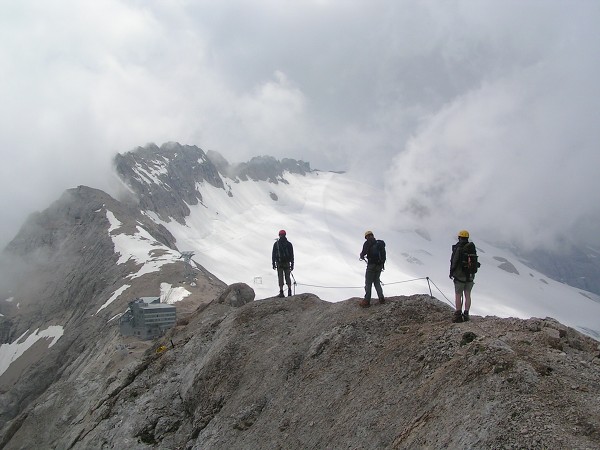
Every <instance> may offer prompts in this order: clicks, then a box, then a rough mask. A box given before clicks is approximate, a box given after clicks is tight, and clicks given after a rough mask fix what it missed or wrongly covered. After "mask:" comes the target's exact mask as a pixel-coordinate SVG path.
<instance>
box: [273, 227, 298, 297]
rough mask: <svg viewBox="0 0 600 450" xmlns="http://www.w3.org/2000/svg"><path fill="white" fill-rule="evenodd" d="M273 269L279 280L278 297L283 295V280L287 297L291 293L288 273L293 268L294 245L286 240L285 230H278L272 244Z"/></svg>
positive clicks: (290, 281)
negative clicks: (277, 235)
mask: <svg viewBox="0 0 600 450" xmlns="http://www.w3.org/2000/svg"><path fill="white" fill-rule="evenodd" d="M271 262H272V263H273V270H275V269H277V278H278V281H279V297H284V295H283V280H284V278H285V283H286V284H287V287H288V297H290V296H291V295H292V280H291V279H290V273H291V272H292V270H294V247H293V245H292V243H291V242H290V241H288V240H287V237H286V232H285V230H281V231H279V239H277V241H275V243H274V244H273V253H272V256H271Z"/></svg>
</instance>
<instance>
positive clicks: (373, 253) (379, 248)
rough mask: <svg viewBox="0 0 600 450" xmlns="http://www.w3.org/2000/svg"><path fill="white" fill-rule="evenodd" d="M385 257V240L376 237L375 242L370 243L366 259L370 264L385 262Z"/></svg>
mask: <svg viewBox="0 0 600 450" xmlns="http://www.w3.org/2000/svg"><path fill="white" fill-rule="evenodd" d="M385 258H386V254H385V242H383V241H382V240H381V239H377V240H376V241H375V243H374V244H373V245H371V248H370V249H369V254H368V255H367V259H368V260H369V263H370V264H385Z"/></svg>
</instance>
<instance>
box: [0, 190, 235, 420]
mask: <svg viewBox="0 0 600 450" xmlns="http://www.w3.org/2000/svg"><path fill="white" fill-rule="evenodd" d="M174 248H175V247H174V238H173V236H171V234H170V233H169V232H168V231H167V230H166V229H165V228H164V227H162V226H160V225H156V224H155V223H154V222H152V221H150V220H148V218H147V217H145V216H143V215H140V213H139V211H137V210H135V209H131V208H130V207H128V206H125V205H123V204H122V203H120V202H117V201H116V200H114V199H112V198H111V197H110V196H108V195H107V194H105V193H104V192H102V191H98V190H95V189H91V188H87V187H84V186H80V187H78V188H75V189H71V190H69V191H67V192H66V193H65V194H64V195H63V196H62V197H61V198H60V199H59V200H58V201H57V202H55V203H54V204H53V205H51V206H50V207H49V208H48V209H47V210H45V211H43V212H41V213H38V214H34V215H33V216H32V217H30V218H29V220H28V221H27V223H26V224H25V225H24V226H23V227H22V229H21V231H20V232H19V234H18V235H17V236H16V237H15V238H14V239H13V240H12V241H11V243H10V244H9V245H8V246H7V248H6V249H5V250H4V252H3V253H2V257H1V261H2V275H3V279H2V283H1V290H2V293H1V294H2V300H3V301H2V302H0V314H1V317H0V323H2V329H3V341H2V346H1V347H0V363H1V364H0V369H1V370H0V399H1V401H0V426H2V425H4V424H5V423H6V422H7V421H9V420H11V419H12V418H13V417H15V416H16V415H17V414H19V413H20V412H22V411H27V409H28V408H29V407H30V402H33V401H35V398H36V397H37V396H38V395H39V394H40V393H42V392H44V391H45V390H46V389H47V388H48V387H49V386H51V385H52V383H53V382H55V381H56V380H57V379H59V378H61V377H64V376H65V374H67V373H76V374H78V373H80V372H81V371H82V370H83V371H86V370H87V369H85V366H86V365H87V364H88V363H89V361H90V360H94V359H96V358H98V357H100V356H99V354H97V353H96V352H97V351H99V349H104V350H103V351H107V350H106V347H105V344H106V343H107V342H112V341H113V340H114V339H115V337H116V336H117V334H118V331H117V328H118V320H114V319H115V317H116V316H117V315H119V314H121V313H123V312H124V311H125V309H126V307H127V302H128V301H129V300H131V299H133V298H135V297H137V296H144V295H159V294H161V285H162V286H163V287H165V286H172V287H175V286H180V285H181V283H182V282H183V281H185V278H184V274H185V272H186V270H187V269H186V268H185V267H184V264H183V263H182V261H181V260H179V259H177V258H178V257H179V253H178V252H177V251H176V250H173V249H174ZM130 249H134V250H132V251H131V252H130V251H129V250H130ZM119 251H120V252H119ZM140 259H143V260H140ZM223 287H224V284H223V283H222V282H220V281H219V280H217V279H216V278H215V277H213V276H212V275H211V274H210V273H208V272H206V271H205V270H204V269H203V268H201V267H200V268H199V269H197V271H196V286H195V287H190V286H189V284H188V285H187V288H188V289H189V291H190V292H189V294H190V295H188V297H186V299H185V301H184V302H181V303H182V305H181V308H180V313H185V312H186V310H187V311H191V310H194V309H195V308H196V307H197V306H198V305H199V304H201V303H202V302H207V301H209V300H212V298H214V296H215V295H216V294H217V293H218V292H220V291H221V290H222V289H223ZM166 294H168V293H165V295H166ZM5 299H6V300H8V299H10V301H5ZM47 330H51V331H52V332H53V334H52V336H54V338H52V339H51V338H49V337H48V336H49V332H46V331H47ZM113 347H114V345H113ZM108 348H110V346H109V347H108ZM100 354H102V353H100ZM81 366H83V367H84V368H83V369H82V367H81ZM83 378H85V377H83ZM68 392H69V391H68V390H67V391H64V392H62V395H65V396H67V398H68Z"/></svg>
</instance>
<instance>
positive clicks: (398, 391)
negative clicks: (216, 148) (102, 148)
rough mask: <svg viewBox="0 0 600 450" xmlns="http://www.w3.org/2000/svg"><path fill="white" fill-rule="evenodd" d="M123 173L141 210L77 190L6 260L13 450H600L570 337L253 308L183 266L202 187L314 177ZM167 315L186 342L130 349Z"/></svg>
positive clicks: (1, 443) (375, 313)
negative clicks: (141, 319)
mask: <svg viewBox="0 0 600 450" xmlns="http://www.w3.org/2000/svg"><path fill="white" fill-rule="evenodd" d="M115 167H116V171H117V173H118V174H119V176H120V177H121V179H122V180H123V182H124V184H125V185H126V186H127V187H128V189H129V190H130V191H131V192H132V193H133V195H130V196H129V198H125V199H124V200H118V199H115V198H113V197H111V196H110V195H108V194H107V193H105V192H103V191H100V190H97V189H93V188H90V187H85V186H80V187H77V188H74V189H69V190H68V191H66V192H65V193H64V195H63V196H62V197H61V198H60V199H58V200H57V201H56V202H54V203H53V204H52V205H50V206H49V207H48V208H47V209H46V210H44V211H42V212H39V213H35V214H33V215H32V216H31V217H30V218H29V219H28V220H27V222H26V223H25V224H24V225H23V227H22V229H21V230H20V231H19V233H18V234H17V236H16V237H15V238H14V239H13V240H12V241H11V242H10V244H9V245H8V246H7V248H6V249H5V250H4V251H3V252H2V255H1V264H2V270H1V274H2V277H1V278H2V279H1V280H0V281H1V282H2V283H1V285H0V294H1V295H2V300H5V301H2V302H0V314H1V315H0V338H1V339H2V341H1V343H2V344H3V350H5V349H6V350H7V352H5V353H3V354H2V358H1V359H0V363H1V364H0V368H2V369H5V370H3V371H2V373H0V448H5V449H21V448H56V449H63V448H64V449H96V448H97V449H101V448H126V449H151V448H154V449H156V448H158V449H175V448H180V449H205V448H211V449H232V448H244V449H254V448H282V449H283V448H285V449H306V448H394V449H413V448H477V449H487V448H507V449H513V448H514V449H516V448H531V449H538V448H539V449H542V448H570V449H584V448H597V447H598V446H599V445H600V407H599V406H598V405H599V403H598V402H596V401H593V400H594V399H597V398H600V358H599V357H598V354H599V349H598V342H597V341H594V340H593V339H591V338H589V337H587V336H584V335H582V334H581V333H579V332H578V331H577V330H575V329H573V328H569V327H566V326H564V325H562V324H560V323H558V322H557V321H555V320H552V319H549V318H546V319H536V318H532V319H528V320H519V319H500V318H497V317H491V316H488V317H480V316H478V315H476V314H475V315H473V316H472V320H471V321H470V322H467V323H462V324H453V323H451V321H450V320H449V318H450V316H451V314H452V308H451V307H450V306H448V305H447V304H445V303H443V302H441V301H439V300H437V299H435V298H432V297H430V296H429V295H413V296H393V295H390V296H389V297H388V301H387V302H386V303H385V304H383V305H374V306H373V307H372V308H369V309H368V310H363V309H361V308H358V307H357V305H356V304H357V301H358V299H357V298H350V299H341V298H340V299H339V300H340V301H339V302H337V303H330V302H325V301H323V300H321V299H320V298H318V297H317V296H315V295H314V294H311V293H302V294H298V295H294V296H292V297H290V298H286V299H275V298H260V299H258V301H253V300H254V290H253V289H252V288H250V286H248V285H245V284H242V283H234V284H232V285H230V286H227V285H226V284H225V283H223V282H222V281H221V280H219V279H218V278H217V277H216V276H215V275H213V274H212V273H211V272H210V270H211V268H210V267H206V268H205V267H202V266H201V265H199V264H197V263H195V262H194V261H193V259H192V260H191V261H189V264H186V263H185V262H184V261H183V259H182V258H181V256H182V255H181V253H180V251H185V250H189V249H185V248H178V246H177V245H178V243H177V241H176V239H175V237H174V235H175V234H176V233H175V231H173V230H174V228H169V229H167V228H166V227H167V226H170V225H177V226H180V224H185V221H186V219H187V218H188V217H189V214H190V207H191V206H192V205H198V204H200V203H202V202H203V201H204V200H206V199H203V197H202V193H203V192H204V194H205V195H206V196H208V194H207V193H206V192H207V191H206V190H203V189H202V187H203V185H206V184H209V185H210V186H211V187H214V188H216V189H217V190H220V189H223V190H224V191H225V192H226V193H229V195H230V196H232V195H234V190H235V189H233V188H232V186H234V187H237V186H240V184H242V183H245V182H249V181H266V182H269V183H276V184H278V185H279V187H282V186H283V185H286V186H285V187H287V183H288V181H286V177H287V178H288V179H290V178H289V177H288V174H289V173H292V174H300V175H305V174H311V172H312V170H311V168H310V166H309V164H308V163H305V162H302V161H296V160H292V159H284V160H282V161H278V160H276V159H275V158H272V157H268V156H263V157H257V158H253V159H252V160H250V161H249V162H246V163H240V164H230V163H228V162H227V161H226V160H225V158H224V157H223V156H221V155H219V154H218V153H216V152H211V151H209V152H206V153H205V152H204V151H203V150H201V149H200V148H198V147H194V146H184V145H180V144H175V143H169V144H165V145H162V146H161V147H160V148H159V147H157V146H155V145H148V146H146V147H144V148H138V149H136V150H134V151H132V152H128V153H125V154H122V155H118V156H117V157H116V158H115ZM313 175H316V174H314V173H313ZM237 192H243V191H242V190H240V191H236V194H237ZM268 192H269V189H264V190H263V191H261V195H267V198H268V195H269V194H268ZM218 193H219V194H220V195H221V194H222V197H219V198H220V199H221V200H222V199H223V198H225V199H227V196H226V195H225V194H224V193H223V192H221V191H218ZM119 198H120V197H119ZM235 198H237V197H235ZM271 198H273V197H271ZM268 202H269V203H273V204H275V205H278V204H279V203H277V202H271V200H270V199H269V200H268ZM207 203H208V202H207ZM154 216H156V217H158V218H159V219H161V220H153V217H154ZM156 217H154V218H156ZM173 220H174V221H175V222H173ZM169 230H171V231H169ZM126 250H127V251H126ZM268 262H269V261H268V256H267V265H268ZM498 262H501V261H498ZM268 269H270V267H268ZM488 270H490V269H488ZM500 270H502V272H507V271H506V269H500ZM190 274H191V275H190ZM515 276H516V275H515ZM157 295H160V298H161V300H165V301H166V302H168V300H170V299H172V298H173V297H177V302H176V304H177V322H176V324H175V326H174V327H173V328H171V329H170V330H169V331H168V332H167V334H165V335H164V336H162V337H161V338H158V339H156V340H148V341H142V340H139V339H135V337H133V336H122V335H120V333H119V325H118V322H119V319H120V316H121V314H123V313H124V312H125V311H126V309H127V305H128V302H129V301H130V300H131V299H133V298H143V297H146V296H157ZM6 362H9V363H10V364H5V363H6ZM457 411H458V412H459V413H457Z"/></svg>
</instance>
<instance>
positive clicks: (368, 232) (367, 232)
mask: <svg viewBox="0 0 600 450" xmlns="http://www.w3.org/2000/svg"><path fill="white" fill-rule="evenodd" d="M370 234H373V232H372V231H370V230H367V231H365V237H367V236H368V235H370Z"/></svg>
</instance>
